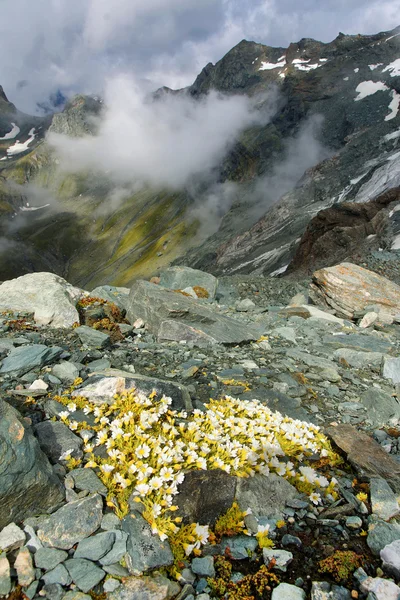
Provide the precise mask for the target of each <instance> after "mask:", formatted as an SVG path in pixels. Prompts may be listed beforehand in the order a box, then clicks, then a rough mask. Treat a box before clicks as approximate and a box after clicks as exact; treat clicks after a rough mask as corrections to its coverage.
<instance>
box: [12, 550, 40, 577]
mask: <svg viewBox="0 0 400 600" xmlns="http://www.w3.org/2000/svg"><path fill="white" fill-rule="evenodd" d="M14 568H15V569H16V571H17V577H18V583H19V585H20V586H22V587H28V586H29V585H31V583H32V581H34V580H35V569H34V568H33V563H32V556H31V553H30V552H29V550H28V548H27V547H26V546H23V547H22V548H21V549H20V551H19V552H18V554H17V558H16V559H15V563H14Z"/></svg>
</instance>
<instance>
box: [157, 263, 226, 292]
mask: <svg viewBox="0 0 400 600" xmlns="http://www.w3.org/2000/svg"><path fill="white" fill-rule="evenodd" d="M160 285H161V286H163V287H165V288H169V289H170V290H183V289H184V288H186V287H192V288H193V287H195V286H198V287H201V288H203V289H205V290H206V291H207V292H208V297H209V299H210V300H213V299H214V298H215V294H216V291H217V286H218V279H217V278H216V277H214V275H211V274H210V273H205V272H204V271H199V270H197V269H191V268H190V267H168V268H167V269H163V270H162V271H161V273H160Z"/></svg>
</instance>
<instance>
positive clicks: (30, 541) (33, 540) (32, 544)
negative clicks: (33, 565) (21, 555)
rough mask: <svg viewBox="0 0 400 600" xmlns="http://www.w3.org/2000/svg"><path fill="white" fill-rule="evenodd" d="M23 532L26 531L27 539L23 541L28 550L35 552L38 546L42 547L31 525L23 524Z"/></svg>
mask: <svg viewBox="0 0 400 600" xmlns="http://www.w3.org/2000/svg"><path fill="white" fill-rule="evenodd" d="M24 532H25V533H26V535H27V536H28V537H27V540H26V542H25V546H26V547H27V548H29V550H30V552H32V553H33V554H35V552H37V550H39V548H42V547H43V546H42V542H41V541H40V540H39V538H38V536H37V535H36V533H35V530H34V529H33V527H31V525H25V527H24Z"/></svg>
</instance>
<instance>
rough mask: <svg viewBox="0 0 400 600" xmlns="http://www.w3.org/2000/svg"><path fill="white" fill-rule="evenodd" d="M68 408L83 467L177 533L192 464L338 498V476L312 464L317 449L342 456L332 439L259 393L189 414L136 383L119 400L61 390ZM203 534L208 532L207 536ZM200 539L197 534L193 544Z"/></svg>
mask: <svg viewBox="0 0 400 600" xmlns="http://www.w3.org/2000/svg"><path fill="white" fill-rule="evenodd" d="M58 400H60V401H61V402H63V404H64V405H65V406H66V410H64V411H62V412H61V413H60V415H59V416H60V419H61V420H62V421H63V422H64V423H65V424H66V425H68V427H69V428H70V429H71V430H72V431H76V432H79V431H81V435H82V438H83V439H84V446H83V450H84V452H85V455H84V458H83V462H84V466H86V467H92V468H96V469H98V474H99V477H100V478H101V479H102V481H103V483H104V484H105V485H106V487H107V488H108V492H109V493H108V497H107V500H108V504H109V505H110V506H113V507H114V508H115V510H116V511H117V513H118V514H119V515H120V516H122V515H124V514H127V513H128V512H129V503H130V502H132V501H136V502H140V503H142V505H143V507H142V508H143V516H144V517H145V518H146V519H147V521H148V522H149V523H150V525H151V527H152V531H153V533H155V534H156V533H157V534H158V535H160V537H161V538H162V539H165V538H166V537H170V536H174V535H176V534H177V532H178V530H179V525H180V519H179V518H176V517H174V511H176V509H177V507H176V506H174V496H176V494H177V493H178V486H179V484H181V483H182V482H183V480H184V477H185V473H186V472H188V471H190V470H199V469H203V470H207V469H222V470H223V471H226V472H227V473H230V474H232V475H235V476H238V477H251V476H253V475H255V474H257V473H261V474H264V475H268V474H269V473H276V474H278V475H281V476H283V477H285V478H286V479H288V480H289V481H290V482H291V483H293V484H294V485H296V486H297V487H298V488H299V489H301V490H302V491H306V493H308V494H309V497H310V500H311V501H312V502H314V503H315V504H318V503H320V502H322V499H323V497H328V498H329V499H330V500H332V498H334V497H335V490H334V488H335V481H330V482H329V481H328V479H327V478H326V477H324V476H322V475H319V474H318V473H317V471H315V470H314V469H313V468H311V467H309V466H307V457H309V456H311V455H313V456H314V457H315V456H317V457H319V458H321V459H322V458H323V459H325V460H329V462H330V463H331V464H334V463H335V461H337V458H338V457H337V456H336V455H335V454H334V453H333V451H332V449H331V447H330V444H329V442H328V440H327V438H326V437H325V436H324V435H323V434H322V433H321V432H320V431H319V428H318V427H317V426H315V425H312V424H310V423H305V422H302V421H298V420H294V419H290V418H288V417H284V416H283V415H281V414H280V413H278V412H272V411H271V410H270V409H269V408H268V407H266V406H265V405H263V404H261V403H260V402H258V401H257V400H252V401H242V400H237V399H234V398H231V397H229V396H226V397H224V398H222V399H221V400H211V401H210V403H209V404H208V405H207V407H206V408H207V410H206V411H205V412H202V411H200V410H194V411H193V412H192V413H190V414H189V415H188V414H187V413H186V412H184V411H181V412H178V411H175V410H173V409H172V408H171V404H172V401H171V399H170V398H167V397H165V396H163V397H161V398H157V397H156V393H155V392H153V393H152V394H150V395H149V396H146V395H145V394H143V393H141V392H138V391H136V390H130V391H129V392H126V393H124V394H121V395H117V396H115V398H114V400H113V401H112V404H107V403H105V404H102V405H96V404H93V403H91V402H90V401H89V400H87V399H86V398H84V397H81V396H80V397H76V398H74V402H71V401H70V398H69V397H68V396H62V397H61V398H60V397H59V398H58ZM77 409H80V410H83V411H84V413H85V414H87V415H92V417H93V418H94V423H95V424H94V425H89V424H88V423H86V422H85V423H82V422H78V421H76V420H74V412H75V411H76V410H77ZM200 537H201V536H200ZM197 542H199V543H201V540H199V539H197V538H196V537H195V541H194V542H193V543H194V548H195V547H196V544H197Z"/></svg>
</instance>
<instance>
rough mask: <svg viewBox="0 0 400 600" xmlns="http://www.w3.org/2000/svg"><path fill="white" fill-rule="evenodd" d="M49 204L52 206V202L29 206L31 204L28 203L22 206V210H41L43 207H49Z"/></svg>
mask: <svg viewBox="0 0 400 600" xmlns="http://www.w3.org/2000/svg"><path fill="white" fill-rule="evenodd" d="M48 206H50V204H43V206H29V204H27V205H26V206H21V208H20V210H22V211H23V212H28V211H30V212H32V211H34V210H41V209H42V208H47V207H48Z"/></svg>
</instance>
